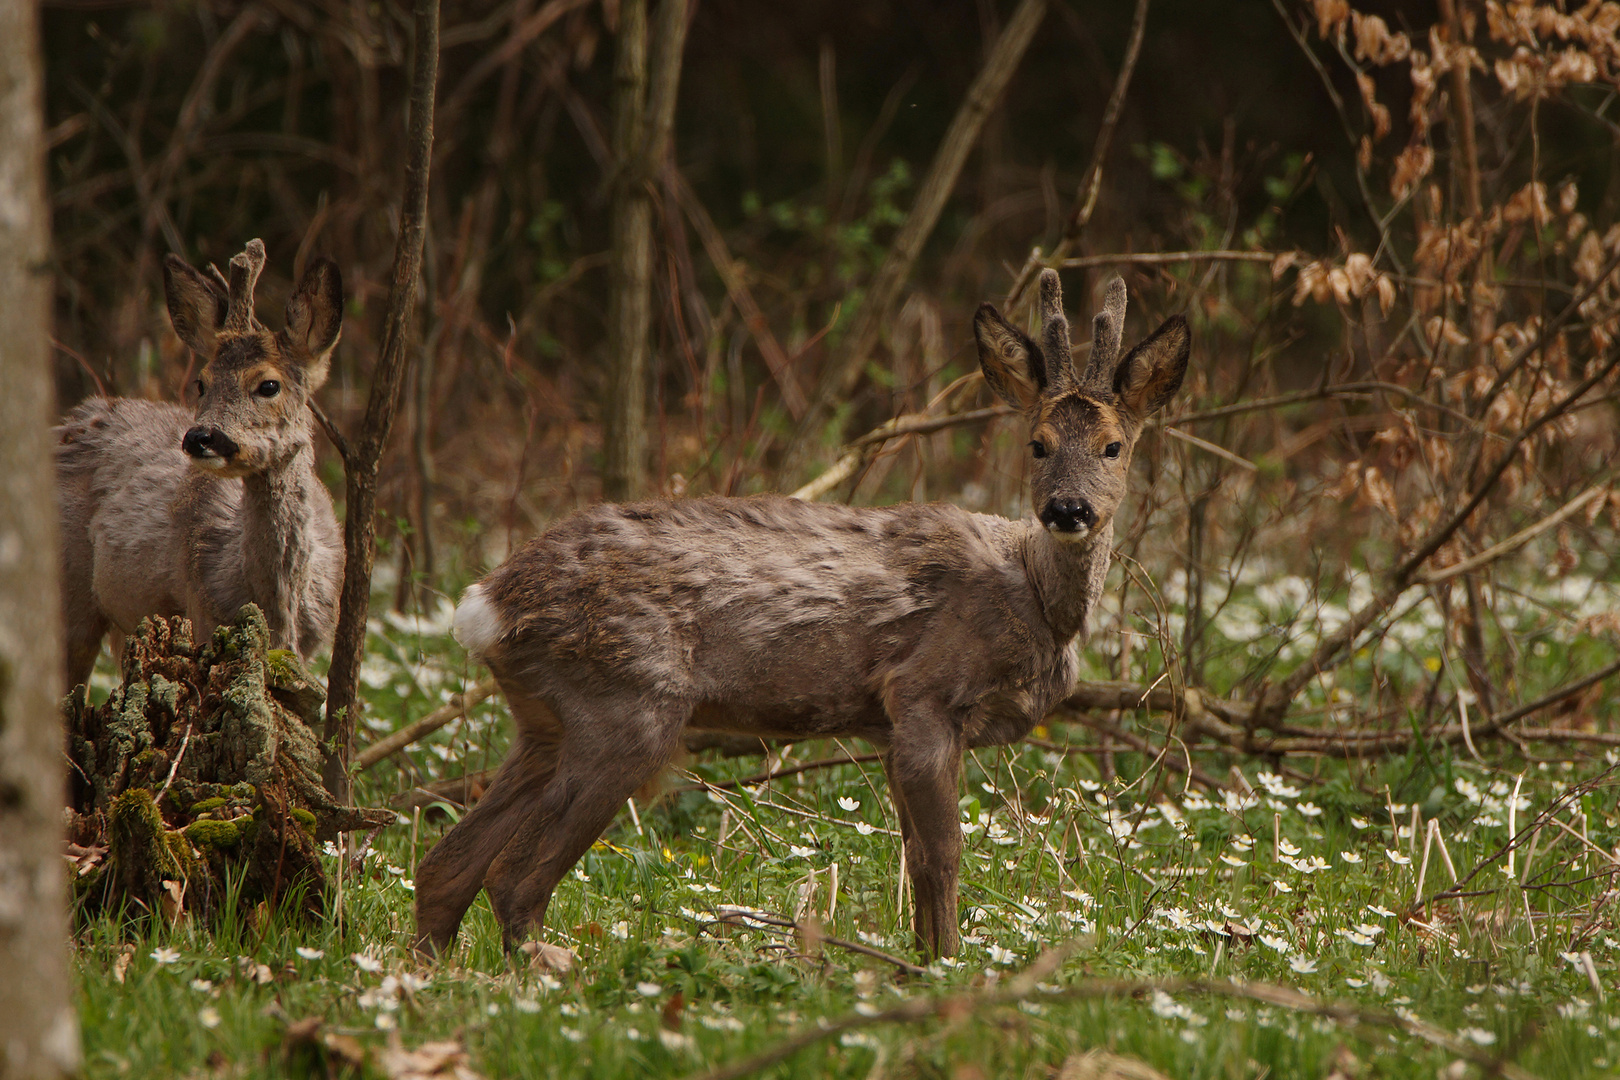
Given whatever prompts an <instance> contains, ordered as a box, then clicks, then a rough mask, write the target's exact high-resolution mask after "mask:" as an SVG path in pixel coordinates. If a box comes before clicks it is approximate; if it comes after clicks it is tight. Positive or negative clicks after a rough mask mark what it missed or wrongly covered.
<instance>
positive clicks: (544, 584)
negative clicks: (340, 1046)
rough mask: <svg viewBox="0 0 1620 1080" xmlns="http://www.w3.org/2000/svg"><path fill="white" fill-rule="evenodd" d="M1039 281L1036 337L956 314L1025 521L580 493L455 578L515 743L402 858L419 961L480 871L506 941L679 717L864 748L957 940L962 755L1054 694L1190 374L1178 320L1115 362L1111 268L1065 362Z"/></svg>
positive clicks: (992, 320)
mask: <svg viewBox="0 0 1620 1080" xmlns="http://www.w3.org/2000/svg"><path fill="white" fill-rule="evenodd" d="M1040 293H1041V295H1040V307H1041V320H1042V324H1043V325H1042V333H1041V341H1040V343H1039V344H1037V343H1036V342H1034V341H1032V340H1031V339H1030V338H1029V337H1028V336H1027V335H1025V334H1023V333H1022V332H1020V331H1019V330H1018V329H1016V328H1015V327H1013V326H1011V325H1009V324H1008V323H1007V322H1006V321H1005V320H1004V319H1002V317H1001V316H1000V315H999V314H998V313H997V312H996V310H995V308H993V307H991V306H990V305H989V304H985V305H983V306H982V307H980V308H979V311H978V314H977V315H976V316H975V318H974V333H975V335H976V336H977V338H978V346H979V363H980V365H981V366H982V367H983V369H984V376H985V379H986V381H987V382H989V384H990V386H991V387H992V388H993V389H994V390H995V392H996V393H997V394H998V395H1000V396H1001V397H1002V398H1003V399H1005V400H1006V401H1007V402H1009V403H1011V404H1013V405H1015V406H1018V407H1019V408H1021V409H1022V410H1023V411H1024V413H1025V416H1026V418H1027V419H1028V422H1029V425H1030V434H1031V441H1030V444H1029V445H1030V450H1031V452H1032V454H1033V455H1034V458H1035V461H1034V463H1033V465H1032V469H1031V472H1032V476H1031V481H1030V483H1031V489H1032V498H1031V505H1032V506H1033V507H1035V508H1036V509H1037V511H1038V520H1025V521H1009V520H1007V519H1005V518H1000V517H993V516H990V515H986V514H972V513H969V512H967V511H966V510H962V509H959V508H957V507H955V506H949V505H944V504H937V503H936V504H930V505H918V504H902V505H898V506H890V507H883V508H874V509H853V508H850V507H847V506H836V505H821V504H817V503H808V502H801V501H798V500H795V499H789V498H782V497H778V496H770V497H756V498H741V499H731V498H705V499H694V500H691V501H686V502H647V503H637V504H630V505H625V506H598V507H595V508H593V509H590V510H586V511H584V512H583V513H580V514H578V515H576V516H574V517H572V518H570V519H568V520H567V521H564V522H562V523H561V524H559V525H557V526H555V527H553V528H552V529H551V530H550V531H548V532H546V533H545V534H544V535H543V536H540V537H539V538H538V539H535V540H532V541H530V542H529V543H528V544H527V545H526V546H524V547H523V548H522V549H521V550H519V551H518V552H517V553H516V554H515V555H513V556H512V558H511V559H510V560H508V561H507V562H506V563H505V565H503V566H501V567H500V568H499V569H498V570H496V571H495V572H494V573H492V574H490V575H489V576H488V577H486V578H484V579H483V580H482V581H480V582H478V583H477V584H475V585H473V586H472V587H471V588H469V589H468V590H467V592H466V594H465V595H464V596H463V597H462V600H461V603H460V605H459V606H458V607H457V609H456V620H455V627H456V634H457V636H458V637H459V639H460V640H461V641H462V643H463V644H464V645H466V646H467V648H468V649H469V650H471V651H472V652H473V653H474V654H475V655H477V656H478V657H480V658H482V659H483V660H484V661H485V662H486V663H487V664H488V665H489V667H490V670H491V671H492V672H493V673H494V675H495V678H496V680H497V681H498V682H499V685H500V688H501V690H502V692H503V693H504V694H505V695H506V699H507V701H508V702H509V703H510V704H511V707H512V715H513V719H514V721H515V722H516V725H517V733H516V738H515V740H514V742H513V746H512V749H511V752H510V753H509V755H508V756H507V758H506V761H505V762H504V763H503V764H502V766H501V769H500V772H499V774H498V775H497V777H496V779H495V782H494V784H493V786H492V787H491V788H490V790H489V791H488V793H486V794H485V796H484V797H483V799H482V800H481V801H480V802H479V803H478V804H477V805H476V806H475V807H474V808H473V809H472V811H471V812H470V813H468V814H467V815H466V816H465V817H464V818H462V819H461V822H460V823H459V824H458V825H457V826H456V827H455V828H454V829H453V830H452V831H451V832H450V833H449V834H448V835H447V836H446V837H445V838H444V839H443V840H442V841H440V842H439V844H438V846H436V847H435V848H434V849H433V851H432V852H431V853H430V854H429V855H428V856H427V858H426V859H425V860H424V861H423V862H422V864H421V866H420V867H419V868H418V872H417V878H416V927H417V929H416V944H417V948H418V949H419V950H420V951H422V952H424V953H427V952H433V953H436V952H440V951H442V950H444V949H445V947H446V946H448V945H449V944H450V942H451V941H452V940H453V939H454V938H455V934H456V928H457V927H458V926H459V925H460V923H461V918H462V915H463V914H464V913H465V911H466V910H467V907H468V906H469V905H470V904H471V903H472V901H473V899H474V897H476V896H477V894H478V890H479V889H480V888H484V889H487V890H488V891H489V898H490V903H491V906H492V907H493V908H494V911H495V916H496V918H497V919H498V920H499V921H500V924H501V927H502V931H503V934H504V937H505V940H506V943H507V946H508V948H511V947H514V946H516V945H517V944H519V943H520V942H521V941H522V940H523V939H524V937H525V936H526V935H527V934H528V933H529V931H530V930H531V929H534V928H537V927H538V926H539V925H540V924H541V923H543V921H544V919H545V914H546V906H547V904H548V902H549V901H550V899H551V894H552V890H553V889H555V888H556V886H557V883H558V881H559V880H560V879H561V878H562V876H563V875H564V874H565V873H567V871H568V869H569V868H570V867H572V866H573V865H574V863H575V861H576V860H578V859H579V858H580V856H582V855H583V854H584V853H585V851H586V850H587V849H588V848H589V847H590V846H591V844H592V843H593V842H594V841H595V840H596V838H597V836H598V835H599V834H600V833H601V832H602V830H603V829H604V828H606V827H607V825H608V823H609V822H610V821H611V820H612V818H613V815H614V813H615V812H616V811H617V810H618V808H619V807H620V806H622V805H623V804H624V802H625V799H626V798H627V797H628V796H629V795H630V794H631V793H632V792H634V791H635V790H636V788H637V787H639V786H640V785H641V784H643V783H644V782H646V781H647V780H648V779H649V778H651V777H652V776H653V775H654V774H655V773H656V772H657V771H658V770H659V769H660V768H661V767H662V766H663V765H664V764H665V763H666V762H667V761H668V760H669V759H670V757H671V756H672V755H673V754H674V752H675V750H676V748H677V746H679V744H680V737H681V733H682V731H683V730H684V729H686V728H697V729H708V730H719V731H727V732H740V733H746V734H749V735H760V736H768V737H769V736H774V737H778V738H794V739H806V738H818V737H826V736H839V737H848V736H859V737H861V738H864V739H867V740H869V741H870V742H872V743H874V744H875V745H876V746H878V747H879V748H880V750H881V751H882V754H883V768H884V772H885V773H886V774H887V775H888V780H889V789H890V793H891V796H892V798H893V800H894V805H895V810H896V811H897V813H898V816H899V819H900V827H901V833H902V837H903V840H904V851H905V859H906V868H907V870H908V871H909V873H910V876H911V880H912V883H913V887H914V890H915V891H914V897H915V901H916V922H915V930H916V936H917V944H918V947H919V948H920V949H921V950H923V951H924V952H925V953H927V954H932V955H939V956H949V955H952V954H954V953H955V951H956V948H957V943H958V925H957V906H956V892H957V872H958V866H957V864H958V862H959V859H960V854H961V847H962V834H961V830H960V827H959V825H958V820H957V819H958V809H957V798H958V787H959V782H960V773H961V767H962V754H963V751H964V750H965V749H967V748H969V747H979V746H998V745H1003V744H1006V743H1011V742H1015V741H1016V740H1018V739H1021V738H1023V737H1024V735H1025V734H1026V733H1027V732H1028V731H1029V730H1030V729H1031V728H1032V727H1034V726H1035V725H1036V724H1037V723H1039V722H1040V721H1041V719H1042V717H1044V716H1045V714H1046V712H1047V710H1048V709H1049V708H1050V707H1051V706H1052V705H1054V704H1055V703H1056V702H1058V701H1060V700H1061V699H1062V698H1064V697H1065V696H1067V695H1068V693H1069V692H1070V690H1071V689H1072V687H1073V685H1074V681H1075V677H1076V666H1077V662H1078V656H1077V645H1076V639H1077V638H1079V637H1081V636H1083V635H1084V633H1085V630H1086V620H1087V616H1088V615H1089V613H1090V611H1091V608H1092V606H1093V604H1095V603H1096V601H1097V598H1098V594H1099V592H1100V590H1101V589H1102V584H1103V578H1104V576H1105V574H1106V573H1107V570H1108V561H1109V557H1110V554H1111V548H1112V540H1113V517H1114V512H1115V511H1116V510H1117V509H1118V507H1119V504H1120V500H1121V499H1122V498H1123V496H1124V494H1125V487H1126V480H1127V477H1128V475H1129V469H1130V462H1131V451H1132V448H1133V447H1134V445H1135V442H1136V438H1137V436H1138V434H1139V433H1140V432H1141V430H1142V424H1143V422H1144V421H1145V420H1146V419H1147V417H1148V416H1149V414H1151V413H1152V412H1154V411H1155V410H1156V409H1158V408H1159V407H1160V406H1162V405H1164V404H1165V402H1167V401H1168V400H1170V398H1171V396H1172V395H1173V394H1175V392H1176V390H1177V389H1178V388H1179V387H1180V386H1181V380H1182V376H1183V375H1184V374H1185V373H1186V369H1187V357H1188V351H1189V345H1190V336H1189V333H1188V329H1187V323H1186V320H1185V319H1183V318H1181V317H1180V316H1176V317H1173V318H1171V319H1169V320H1168V321H1167V322H1165V323H1164V325H1162V326H1160V327H1159V329H1158V330H1156V331H1154V333H1153V334H1152V336H1150V337H1148V338H1147V339H1146V340H1145V341H1143V342H1142V343H1141V344H1140V345H1138V346H1136V348H1134V349H1132V350H1131V351H1130V352H1129V353H1127V354H1126V355H1125V356H1124V357H1123V358H1121V357H1120V356H1119V344H1120V332H1121V328H1122V325H1123V322H1124V315H1125V283H1124V282H1123V281H1121V280H1119V279H1118V278H1116V279H1114V280H1113V281H1112V282H1110V283H1109V286H1108V291H1107V297H1106V302H1105V305H1104V309H1103V311H1102V312H1101V313H1100V314H1099V315H1097V317H1096V320H1095V326H1094V333H1093V338H1092V349H1091V356H1090V360H1089V363H1088V364H1087V365H1086V367H1085V370H1084V371H1083V372H1082V371H1078V370H1076V368H1075V365H1074V361H1073V358H1072V356H1071V353H1070V346H1069V327H1068V323H1067V321H1066V320H1065V318H1064V315H1063V302H1062V296H1061V293H1060V289H1059V285H1058V276H1057V274H1056V273H1055V272H1054V271H1051V270H1047V271H1045V272H1043V273H1042V275H1041V289H1040Z"/></svg>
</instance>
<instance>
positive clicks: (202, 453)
mask: <svg viewBox="0 0 1620 1080" xmlns="http://www.w3.org/2000/svg"><path fill="white" fill-rule="evenodd" d="M180 449H182V450H184V451H185V452H186V455H187V456H188V457H190V458H191V461H192V464H194V465H199V466H201V467H202V468H204V469H223V468H224V467H225V466H227V465H229V464H230V462H231V459H232V458H233V457H235V456H236V452H237V449H238V447H237V445H236V443H235V442H233V441H232V439H231V437H230V436H229V435H227V434H225V433H224V432H223V431H221V430H219V428H211V427H202V426H198V427H194V428H192V429H191V430H190V431H188V432H186V435H185V438H183V439H181V440H180Z"/></svg>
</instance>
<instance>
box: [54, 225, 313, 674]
mask: <svg viewBox="0 0 1620 1080" xmlns="http://www.w3.org/2000/svg"><path fill="white" fill-rule="evenodd" d="M263 267H264V245H263V244H262V243H260V242H259V241H257V240H254V241H252V242H250V243H249V244H248V246H247V250H246V251H245V252H243V253H242V254H240V255H237V256H236V257H235V258H233V259H231V265H230V274H231V276H230V280H229V281H228V282H227V281H225V280H224V279H223V278H222V277H221V276H220V274H219V272H218V271H217V270H215V271H213V273H212V276H209V275H204V274H201V273H199V272H198V271H196V270H195V269H193V268H192V267H191V266H189V265H188V264H187V263H186V262H185V261H184V260H183V259H181V258H179V257H178V256H175V255H170V256H169V257H168V259H167V260H166V261H165V262H164V264H163V286H164V292H165V294H166V298H167V301H168V307H169V318H170V320H171V321H172V322H173V323H174V330H175V333H176V334H178V335H179V336H180V340H181V341H182V342H184V343H185V344H186V345H187V346H188V347H189V348H190V349H191V350H192V351H193V352H195V353H196V354H197V356H198V357H199V358H201V359H202V361H203V362H204V363H203V368H202V374H201V376H200V377H199V378H198V379H197V383H196V388H197V408H196V412H195V414H193V413H192V411H191V410H188V409H184V408H181V407H180V406H178V405H169V404H162V403H158V402H151V401H139V400H135V399H132V398H99V397H98V398H91V399H90V400H88V401H86V402H84V403H83V404H81V405H79V406H78V407H77V408H75V409H74V410H73V411H72V412H70V413H69V414H68V415H67V419H66V420H65V421H64V422H63V423H62V426H61V427H60V428H58V429H57V432H58V435H59V436H60V441H59V445H58V447H57V451H56V476H57V496H58V500H59V502H60V505H61V515H62V609H63V616H64V619H65V622H66V624H67V650H66V651H67V676H68V685H69V686H74V685H77V684H78V683H81V682H84V681H85V680H86V679H87V678H88V677H89V675H90V670H91V668H92V667H93V666H94V665H95V660H96V654H97V653H98V652H99V651H100V649H101V642H102V639H103V638H104V637H105V636H106V634H107V631H108V630H109V629H111V630H112V632H113V635H114V636H113V652H114V655H117V653H118V652H119V650H120V649H121V648H122V643H123V638H124V636H125V635H128V634H130V633H132V632H133V631H134V629H135V627H136V625H137V624H138V623H139V622H140V620H141V619H142V618H143V617H145V616H147V615H185V616H187V617H189V618H190V619H191V622H192V626H193V630H194V633H195V634H196V635H197V636H198V638H199V639H202V638H205V637H206V636H207V635H209V634H212V633H213V630H214V627H215V626H217V625H219V624H220V623H224V622H229V621H230V620H231V619H232V618H233V617H234V616H235V615H236V611H237V609H238V608H240V607H241V606H242V605H243V604H245V603H248V602H249V601H252V602H253V603H255V604H258V605H259V607H260V608H261V609H263V611H264V614H265V618H266V619H267V620H268V621H269V624H270V638H271V644H272V645H273V646H274V647H276V648H286V649H294V650H296V651H297V652H298V653H299V654H300V655H301V656H304V657H306V658H307V657H308V656H309V655H310V653H312V652H314V651H315V649H316V648H317V647H318V646H319V645H321V644H322V643H324V642H325V641H327V640H328V639H329V638H330V637H331V633H332V624H333V621H334V619H335V617H336V601H337V592H338V585H339V582H340V580H341V578H342V574H343V550H342V542H341V540H340V539H339V536H338V529H337V520H336V518H335V517H334V515H333V513H332V497H331V495H330V494H329V493H328V492H327V490H326V488H325V486H323V485H322V484H321V481H320V479H319V478H318V477H317V476H316V475H315V445H314V434H313V431H312V430H311V423H310V420H311V416H310V410H309V398H310V395H311V394H312V393H314V391H315V390H316V389H317V388H318V387H319V386H320V385H321V384H322V383H323V382H325V381H326V373H327V367H328V363H329V361H330V359H331V355H332V348H333V346H335V345H336V344H337V340H338V334H339V333H340V332H341V331H342V328H343V281H342V279H341V277H340V276H339V275H338V269H337V265H336V264H335V263H333V262H332V261H331V260H329V259H318V260H316V261H315V262H314V263H313V264H311V266H310V267H309V269H308V271H307V272H306V273H305V274H304V279H303V281H301V282H300V283H299V285H298V287H297V288H296V289H295V290H294V291H293V294H292V298H291V299H289V300H288V301H287V325H286V327H285V328H284V329H283V330H281V331H280V332H279V333H274V334H273V333H271V332H270V331H269V330H266V329H265V328H264V327H263V326H262V325H260V323H259V322H258V320H257V319H255V318H254V316H253V290H254V286H255V285H256V284H257V282H258V278H259V271H260V270H261V269H263ZM212 269H213V268H212V267H210V270H212Z"/></svg>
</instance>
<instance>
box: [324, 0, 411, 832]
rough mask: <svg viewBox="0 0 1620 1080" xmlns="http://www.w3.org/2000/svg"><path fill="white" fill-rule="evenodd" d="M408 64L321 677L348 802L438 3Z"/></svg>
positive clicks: (404, 331)
mask: <svg viewBox="0 0 1620 1080" xmlns="http://www.w3.org/2000/svg"><path fill="white" fill-rule="evenodd" d="M415 16H416V61H415V65H414V68H413V70H412V72H411V99H410V131H409V135H408V139H407V143H408V146H409V149H408V151H407V153H408V155H409V156H408V158H407V160H406V162H405V192H404V197H403V198H402V199H401V203H400V215H399V239H398V240H397V241H396V242H395V245H394V272H393V280H392V281H391V283H390V285H389V288H388V312H387V315H386V317H385V322H384V324H383V337H382V348H381V350H380V351H379V353H378V355H377V367H376V370H375V371H374V372H373V373H372V377H371V397H370V399H369V400H368V401H367V403H366V418H365V421H364V422H363V424H362V426H361V428H360V431H359V433H358V434H357V435H356V436H355V438H354V439H353V441H352V442H350V443H349V444H348V445H347V447H346V448H345V452H344V458H343V471H344V474H345V477H346V490H347V502H346V505H345V508H344V523H343V548H344V567H343V593H342V595H341V598H340V599H339V602H338V625H337V633H336V635H335V637H334V639H333V641H332V667H331V670H330V671H329V672H328V674H327V698H326V731H325V739H326V745H327V758H326V768H325V770H324V773H325V780H326V789H327V790H328V791H330V792H331V793H332V797H333V799H334V800H335V801H337V802H339V803H343V804H347V803H349V802H350V801H351V800H350V798H349V773H348V766H349V759H350V757H351V756H352V755H353V753H354V745H353V744H354V712H355V708H356V706H357V705H358V702H359V681H360V657H361V654H362V653H364V651H365V645H366V618H367V616H368V615H369V614H370V611H371V570H372V564H373V560H374V558H375V555H376V552H375V551H374V550H373V542H374V540H375V539H376V531H377V523H376V510H377V471H378V467H379V465H380V464H381V462H382V455H383V450H384V449H385V448H386V447H387V446H388V434H389V432H390V431H391V430H392V429H393V426H394V414H395V413H396V412H397V411H398V410H399V398H400V387H401V385H402V384H403V382H404V378H405V364H406V359H407V356H408V353H407V346H408V345H409V343H410V342H409V339H410V324H411V307H412V305H413V303H414V302H415V300H416V285H417V280H418V278H419V277H420V276H421V271H422V236H423V232H424V230H425V229H426V224H427V195H428V174H429V171H430V168H431V165H432V161H433V100H434V89H435V87H436V86H437V84H438V78H439V0H416V6H415Z"/></svg>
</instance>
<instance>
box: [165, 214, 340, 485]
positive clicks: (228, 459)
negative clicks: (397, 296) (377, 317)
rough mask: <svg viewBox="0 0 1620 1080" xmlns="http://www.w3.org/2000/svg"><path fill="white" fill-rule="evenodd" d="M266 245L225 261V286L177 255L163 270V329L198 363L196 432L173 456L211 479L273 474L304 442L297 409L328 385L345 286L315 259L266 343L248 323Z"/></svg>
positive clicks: (302, 412) (302, 413)
mask: <svg viewBox="0 0 1620 1080" xmlns="http://www.w3.org/2000/svg"><path fill="white" fill-rule="evenodd" d="M263 268H264V244H263V243H262V242H261V241H258V240H251V241H249V242H248V245H247V250H245V251H243V252H242V254H240V255H237V256H235V257H234V258H232V259H231V276H230V280H229V281H227V280H225V279H224V278H223V277H222V276H221V275H220V273H219V272H218V271H217V270H214V268H213V267H209V269H210V271H212V276H210V275H205V274H202V273H199V272H198V271H197V270H196V269H195V268H193V267H192V266H191V265H190V264H188V263H187V262H186V261H185V260H184V259H182V258H180V257H179V256H178V255H170V256H169V257H168V258H167V259H165V260H164V263H163V289H164V293H165V297H166V299H167V301H168V306H169V319H170V321H171V322H172V323H173V324H174V331H175V333H176V334H178V335H179V336H180V340H181V341H183V342H185V344H186V345H187V346H188V347H189V348H190V349H191V350H192V351H193V352H195V353H196V354H197V355H198V356H200V357H202V358H203V361H204V363H203V369H202V373H201V375H200V376H199V377H198V379H197V383H196V387H197V417H196V423H195V425H194V426H193V427H192V428H191V430H189V431H187V432H186V434H185V438H184V440H183V441H182V442H181V447H182V448H183V449H184V450H185V452H186V454H187V455H189V456H190V458H191V461H192V464H193V465H195V466H197V467H199V468H203V469H207V470H209V471H210V472H213V473H215V474H217V475H219V476H247V475H249V474H251V473H263V472H267V471H270V470H272V469H274V468H275V467H276V466H277V465H278V464H280V463H282V462H284V461H286V460H288V459H289V458H290V457H291V456H292V455H293V454H295V453H296V452H297V451H298V450H300V449H302V448H303V447H304V446H306V445H308V443H309V442H310V439H311V435H310V427H309V419H308V412H307V410H306V408H305V406H306V405H307V404H308V403H309V398H310V395H311V394H313V393H314V392H315V391H316V390H317V389H319V388H320V386H321V385H322V384H323V383H325V382H326V374H327V369H328V367H329V364H330V361H331V357H332V349H333V348H334V347H335V346H336V345H337V340H338V335H339V334H340V333H342V330H343V279H342V277H341V276H340V275H339V273H338V268H337V264H336V263H334V262H333V261H332V260H331V259H327V258H320V259H316V260H315V261H314V262H313V263H312V264H311V265H310V267H309V269H308V270H306V271H305V273H304V278H303V280H302V281H300V282H299V283H298V287H297V288H296V289H294V290H293V294H292V297H291V298H290V299H289V300H288V301H287V324H286V326H285V327H283V328H282V329H281V330H279V331H277V332H275V333H271V332H270V331H269V330H267V329H265V327H264V326H263V325H262V324H261V323H260V322H259V320H258V319H257V318H255V317H254V314H253V289H254V286H255V285H256V284H257V283H258V280H259V271H260V270H262V269H263Z"/></svg>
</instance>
